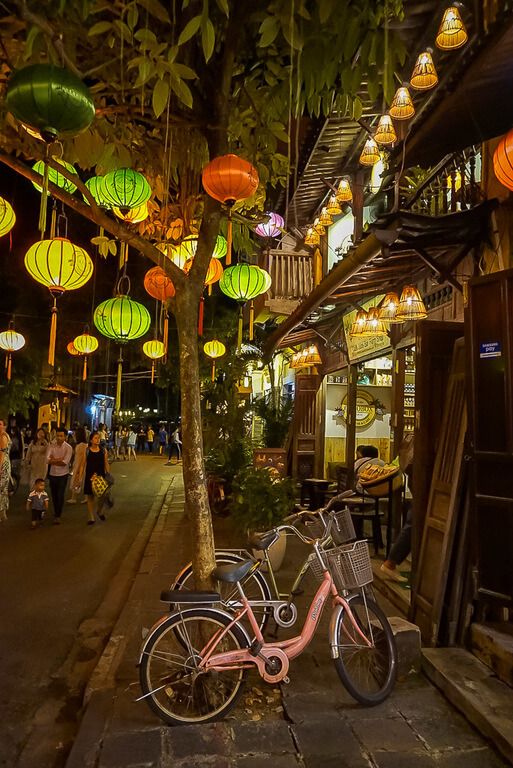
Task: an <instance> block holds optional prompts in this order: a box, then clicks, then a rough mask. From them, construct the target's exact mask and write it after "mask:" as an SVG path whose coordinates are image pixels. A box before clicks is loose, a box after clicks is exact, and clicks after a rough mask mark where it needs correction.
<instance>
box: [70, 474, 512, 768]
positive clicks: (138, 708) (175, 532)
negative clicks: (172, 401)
mask: <svg viewBox="0 0 513 768" xmlns="http://www.w3.org/2000/svg"><path fill="white" fill-rule="evenodd" d="M170 472H173V473H175V476H174V482H173V486H172V488H173V492H172V493H171V495H170V498H169V500H168V503H167V504H165V505H164V508H163V512H162V514H161V516H160V518H159V521H158V522H157V525H156V527H155V529H154V533H153V536H152V538H151V539H150V542H149V545H148V548H147V550H146V554H145V557H144V558H143V561H142V563H141V567H140V570H139V574H138V576H137V577H136V580H135V582H134V585H133V588H132V591H131V594H130V598H129V600H128V602H127V604H126V606H125V608H124V610H123V612H122V614H121V616H120V619H119V621H118V623H117V625H116V627H115V630H114V632H113V635H112V637H111V641H110V642H109V644H108V646H107V648H106V651H105V654H104V657H103V658H102V660H101V662H100V664H99V666H98V668H97V670H96V672H95V674H94V675H93V678H92V679H91V683H90V686H89V689H88V692H87V695H86V698H87V704H86V707H85V713H84V717H83V720H82V723H81V727H80V731H79V734H78V737H77V739H76V741H75V744H74V746H73V749H72V751H71V753H70V755H69V758H68V762H67V766H66V768H93V766H94V768H143V766H154V767H155V768H171V766H172V768H192V767H193V766H198V765H201V766H205V767H208V766H212V767H213V768H228V766H230V768H260V767H261V766H263V765H265V764H266V763H268V762H269V761H272V765H273V768H293V767H294V766H298V767H300V766H302V767H303V768H331V767H332V766H333V768H335V766H336V768H434V767H435V766H438V768H460V766H461V768H463V767H464V768H500V767H501V766H506V765H507V763H505V762H504V761H503V760H502V758H500V757H499V756H498V755H497V754H496V753H495V751H494V750H493V747H491V746H490V745H488V744H487V743H486V742H485V741H484V740H483V739H482V738H481V736H480V735H479V734H478V733H477V732H476V731H475V730H474V729H473V728H472V726H470V725H469V724H468V723H467V721H466V720H465V719H464V718H463V717H462V716H461V715H459V714H457V713H456V711H455V710H454V709H453V707H452V706H451V705H450V704H449V703H448V702H447V700H446V699H445V698H444V697H443V696H442V694H440V693H439V692H438V691H437V689H436V688H434V687H433V686H432V685H431V684H430V683H429V682H428V681H427V680H426V678H424V677H423V676H422V675H419V674H416V673H414V674H410V675H408V676H407V677H406V678H405V679H403V680H401V681H400V682H398V684H397V686H396V689H395V691H394V692H393V694H392V695H391V696H390V698H389V699H388V700H387V701H386V702H384V703H383V704H381V705H379V706H377V707H374V708H372V709H368V708H364V707H361V706H360V705H358V704H356V703H355V702H354V701H353V700H352V699H351V698H350V697H349V695H348V694H347V693H346V691H345V689H344V688H343V686H342V685H341V683H340V682H339V679H338V676H337V673H336V671H335V668H334V666H333V664H332V662H331V660H330V658H329V653H328V644H327V642H326V637H327V634H326V632H327V616H324V617H323V620H322V621H323V623H322V625H321V627H320V628H319V631H318V633H317V636H316V638H315V639H314V642H313V643H312V645H311V646H310V647H309V648H308V649H307V651H306V652H305V653H304V654H303V655H302V656H301V657H299V658H298V659H296V660H295V661H294V662H292V665H291V670H290V679H291V682H290V684H289V685H287V686H285V685H284V686H281V687H279V686H269V685H267V684H266V683H263V682H262V681H261V680H260V678H259V677H258V675H256V674H254V673H250V675H249V676H248V683H247V687H246V690H245V693H244V694H243V695H242V697H241V699H240V701H239V704H238V706H237V707H236V708H235V709H234V710H233V711H232V713H231V714H230V716H229V717H228V718H226V719H225V720H224V721H222V722H219V723H213V724H209V725H201V726H183V727H175V728H170V727H167V726H165V725H163V724H162V723H161V722H160V721H159V720H158V719H157V718H156V716H155V715H154V714H153V713H152V712H151V711H150V710H149V708H148V707H147V706H146V705H145V703H144V702H139V703H135V702H134V700H135V698H136V697H137V696H138V695H139V686H138V683H137V669H136V663H137V658H138V649H139V646H140V643H141V639H142V636H143V632H144V631H145V628H147V627H149V626H151V625H152V624H153V623H154V621H155V620H156V619H157V618H158V617H159V616H160V615H162V613H163V612H164V611H165V605H164V604H162V603H160V602H159V600H158V597H159V594H160V591H161V589H163V588H166V587H168V586H169V585H170V583H171V581H172V578H173V576H174V574H175V573H176V571H177V570H178V568H179V566H180V565H181V564H182V563H183V562H185V561H186V560H187V558H188V556H189V543H188V525H187V519H186V517H185V516H184V513H183V485H182V482H181V475H180V474H179V470H178V469H177V468H170ZM215 523H216V541H217V544H218V546H227V545H233V543H234V541H233V533H232V534H230V533H229V526H228V524H227V521H226V520H222V519H221V520H216V521H215ZM291 549H292V550H293V557H292V558H290V557H289V558H288V560H287V561H286V567H285V574H284V581H285V584H286V585H288V584H289V580H288V579H287V576H288V577H290V579H291V577H292V574H293V562H295V563H296V565H297V562H299V558H300V557H301V553H300V552H299V551H298V550H297V547H294V546H293V547H291ZM291 566H292V567H291ZM281 578H282V574H281V572H280V583H281ZM314 588H315V584H314V583H313V582H312V583H307V584H306V585H305V596H304V597H303V598H301V601H300V603H301V602H303V604H304V603H305V601H306V600H305V599H306V597H308V595H309V594H311V592H312V590H313V589H314ZM383 607H384V608H385V610H387V612H388V611H389V606H387V605H384V606H383ZM299 609H300V618H299V621H301V604H300V605H299ZM280 636H281V635H280Z"/></svg>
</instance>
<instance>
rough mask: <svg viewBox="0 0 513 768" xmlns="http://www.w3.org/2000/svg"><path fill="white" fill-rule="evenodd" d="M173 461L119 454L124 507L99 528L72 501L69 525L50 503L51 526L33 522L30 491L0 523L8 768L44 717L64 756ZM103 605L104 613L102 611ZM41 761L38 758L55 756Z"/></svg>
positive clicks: (1, 739) (2, 715)
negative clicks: (135, 549) (134, 552)
mask: <svg viewBox="0 0 513 768" xmlns="http://www.w3.org/2000/svg"><path fill="white" fill-rule="evenodd" d="M163 464H164V460H162V459H157V458H153V457H143V458H142V459H139V460H138V461H137V463H134V462H132V463H130V464H129V463H128V462H116V463H115V464H114V465H113V473H114V475H115V477H116V484H115V487H114V492H113V496H114V498H115V506H114V508H113V509H112V511H111V512H107V516H108V519H107V521H106V522H105V523H101V522H99V521H98V522H97V523H96V525H94V526H91V527H89V526H87V525H86V520H87V514H86V506H85V505H82V504H76V505H69V504H67V505H66V507H65V509H64V514H63V519H62V524H61V525H60V526H54V525H52V519H51V504H50V514H49V515H48V519H47V520H46V521H45V523H44V525H43V526H42V528H41V529H36V530H31V529H30V522H29V520H30V517H29V513H27V512H26V511H25V508H24V507H25V504H24V501H25V490H26V489H24V488H20V489H19V491H18V493H17V495H16V496H15V497H14V499H13V503H12V505H11V510H10V514H9V519H8V521H7V522H6V523H3V524H2V525H1V526H0V573H1V574H2V578H1V579H0V607H1V614H2V620H1V622H0V686H1V690H2V696H1V697H0V765H1V766H6V767H7V766H9V768H11V767H12V766H13V765H15V760H16V755H17V754H18V753H19V752H20V750H22V748H23V745H24V744H25V742H26V740H27V738H28V736H29V733H30V730H31V728H32V727H33V726H34V725H36V726H37V727H38V728H40V729H41V733H40V734H39V735H38V738H37V740H38V742H39V747H40V748H41V750H42V751H44V750H43V745H42V744H41V743H40V742H41V740H42V739H43V736H42V735H41V734H43V733H44V731H45V726H48V728H49V729H50V732H51V733H52V738H53V750H54V753H55V754H54V756H53V759H54V761H55V760H57V762H56V763H55V764H58V753H59V751H60V750H63V749H66V743H65V742H66V740H67V739H69V738H72V736H73V735H74V733H73V731H74V728H75V722H74V721H75V717H76V710H77V708H78V707H79V706H80V703H81V697H82V690H81V689H82V688H83V685H84V682H85V680H86V679H87V677H88V675H89V674H90V672H91V668H92V666H93V665H94V663H95V660H96V657H97V654H98V652H99V651H101V649H102V647H103V644H104V642H105V639H106V635H108V633H109V631H110V629H111V627H112V624H113V622H114V621H115V620H116V618H117V614H118V612H119V609H120V606H119V605H118V603H119V600H120V598H123V594H124V590H125V589H126V584H125V582H126V581H127V579H129V578H131V577H132V576H133V570H134V568H136V567H137V565H138V559H136V560H135V562H133V563H130V561H128V563H127V561H126V560H125V558H126V556H127V553H128V552H129V550H130V547H131V545H132V543H133V542H134V539H135V538H136V536H137V535H138V534H139V533H140V531H141V529H142V528H143V526H144V523H145V520H146V519H147V518H148V513H149V512H150V510H152V511H153V512H156V513H158V511H159V509H160V506H161V505H162V499H163V494H164V493H165V491H166V490H167V487H168V485H169V480H170V468H169V467H164V466H163ZM155 501H156V503H154V502H155ZM157 506H158V509H156V507H157ZM153 517H154V516H153ZM150 523H151V521H150V520H148V524H150ZM148 533H149V531H148ZM141 554H142V553H140V554H139V559H140V556H141ZM122 565H123V567H124V571H123V570H122V572H121V574H120V573H119V569H120V566H122ZM130 567H131V569H132V570H131V571H130ZM127 568H128V571H127ZM109 588H110V592H109V593H108V600H107V602H106V603H102V601H104V598H105V596H106V594H107V592H108V589H109ZM100 605H103V613H101V614H100V615H96V618H95V619H93V618H92V617H94V616H95V614H96V612H97V611H98V608H99V606H100ZM54 720H55V721H56V723H55V725H53V722H54ZM50 722H51V725H48V724H49V723H50ZM67 747H68V748H69V744H67ZM30 752H33V747H32V745H31V743H30V742H29V744H28V745H27V748H26V749H25V750H24V752H23V760H24V762H23V763H22V764H24V765H30V755H28V756H27V753H30ZM34 758H35V754H34ZM41 760H42V758H41ZM41 760H38V761H37V762H36V761H34V762H33V765H34V766H35V765H38V766H39V768H43V765H47V764H48V765H51V764H53V763H52V762H51V761H50V762H48V763H46V762H44V761H43V762H41Z"/></svg>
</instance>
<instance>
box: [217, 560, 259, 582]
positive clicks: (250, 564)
mask: <svg viewBox="0 0 513 768" xmlns="http://www.w3.org/2000/svg"><path fill="white" fill-rule="evenodd" d="M254 566H255V562H254V560H245V561H244V562H243V563H234V564H233V565H232V564H231V563H228V565H218V566H217V568H216V569H215V571H214V572H213V573H212V576H213V577H214V579H218V581H226V582H228V584H232V583H235V582H236V581H242V579H243V578H244V577H245V576H247V575H248V573H249V572H250V570H251V569H252V568H254Z"/></svg>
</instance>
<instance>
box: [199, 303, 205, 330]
mask: <svg viewBox="0 0 513 768" xmlns="http://www.w3.org/2000/svg"><path fill="white" fill-rule="evenodd" d="M204 315H205V299H204V298H203V296H202V297H201V299H200V303H199V309H198V336H203V318H204Z"/></svg>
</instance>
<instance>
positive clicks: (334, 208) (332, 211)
mask: <svg viewBox="0 0 513 768" xmlns="http://www.w3.org/2000/svg"><path fill="white" fill-rule="evenodd" d="M326 210H327V211H328V213H329V215H330V216H340V214H341V213H342V208H341V207H340V203H339V201H338V200H337V196H336V195H335V194H333V195H331V197H330V199H329V200H328V204H327V205H326Z"/></svg>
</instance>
